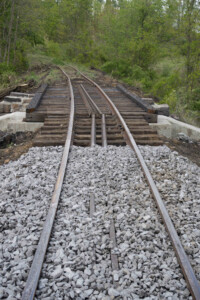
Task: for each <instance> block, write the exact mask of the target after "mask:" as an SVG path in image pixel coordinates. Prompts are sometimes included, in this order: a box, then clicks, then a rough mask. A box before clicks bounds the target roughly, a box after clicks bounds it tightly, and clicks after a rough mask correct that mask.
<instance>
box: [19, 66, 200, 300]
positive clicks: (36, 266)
mask: <svg viewBox="0 0 200 300" xmlns="http://www.w3.org/2000/svg"><path fill="white" fill-rule="evenodd" d="M72 68H73V67H72ZM73 69H74V70H75V71H76V72H79V71H78V70H77V69H76V68H73ZM60 70H61V71H62V72H63V74H64V75H65V76H66V77H67V80H68V85H69V89H70V99H71V109H70V116H69V124H68V132H67V139H66V143H65V147H64V152H63V157H62V161H61V165H60V170H59V173H58V178H57V182H56V185H55V189H54V193H53V196H52V199H51V203H50V208H49V211H48V215H47V218H46V221H45V223H44V227H43V230H42V233H41V236H40V240H39V244H38V247H37V250H36V253H35V257H34V260H33V263H32V266H31V269H30V272H29V276H28V280H27V283H26V286H25V289H24V292H23V295H22V299H23V300H31V299H33V298H34V295H35V292H36V289H37V285H38V281H39V278H40V273H41V269H42V265H43V262H44V258H45V254H46V251H47V247H48V242H49V239H50V235H51V231H52V227H53V223H54V219H55V216H56V211H57V207H58V202H59V198H60V193H61V190H62V184H63V179H64V175H65V170H66V165H67V161H68V157H69V150H70V145H71V144H72V136H73V135H74V140H76V142H77V143H78V137H76V134H73V131H75V130H74V127H75V124H74V120H75V101H74V92H73V88H72V83H71V80H70V78H69V76H68V75H67V74H66V73H65V71H63V70H62V69H60ZM79 73H80V74H81V76H82V77H83V78H84V80H86V81H87V82H88V83H89V84H90V85H91V86H92V87H94V88H95V90H96V91H98V93H99V94H100V95H101V99H100V98H99V100H98V101H97V100H96V99H94V98H93V96H92V93H91V92H88V89H87V88H86V87H85V85H84V83H83V82H82V83H81V84H80V85H79V87H78V88H77V90H78V91H79V94H80V95H81V97H82V101H83V103H84V107H83V106H82V104H80V102H77V105H79V106H78V108H79V111H80V112H82V113H83V114H85V115H86V116H87V118H88V119H86V120H84V122H85V124H87V125H88V126H90V130H91V133H90V135H86V134H85V136H86V137H87V138H89V145H90V146H91V147H93V146H95V145H96V144H97V142H98V143H99V137H98V135H99V130H101V136H102V137H101V145H102V146H103V147H107V145H108V138H107V131H106V122H107V120H106V116H107V114H111V116H112V117H113V119H114V120H115V121H116V126H117V127H118V128H119V129H120V131H121V133H122V135H123V137H124V140H125V141H126V144H127V145H129V146H130V147H131V148H132V149H133V150H134V151H135V153H136V156H137V158H138V160H139V162H140V165H141V168H142V170H143V172H144V174H145V177H146V180H147V182H148V184H149V187H150V189H151V192H152V194H153V197H154V199H155V201H156V204H157V207H158V209H159V212H160V215H161V217H162V219H163V221H164V224H165V226H166V229H167V231H168V233H169V236H170V239H171V241H172V244H173V247H174V250H175V253H176V256H177V258H178V261H179V264H180V266H181V268H182V271H183V274H184V276H185V279H186V281H187V284H188V288H189V290H190V291H191V294H192V296H193V298H194V299H200V285H199V282H198V280H197V278H196V276H195V274H194V271H193V269H192V267H191V264H190V262H189V259H188V257H187V255H186V253H185V251H184V249H183V246H182V244H181V241H180V239H179V237H178V234H177V232H176V230H175V228H174V225H173V223H172V221H171V219H170V217H169V214H168V212H167V209H166V208H165V205H164V203H163V201H162V199H161V196H160V194H159V191H158V189H157V187H156V185H155V183H154V180H153V178H152V176H151V174H150V172H149V169H148V167H147V165H146V163H145V161H144V158H143V157H142V154H141V152H140V150H139V148H138V146H137V143H136V141H135V139H134V138H133V135H132V133H131V131H130V129H129V127H128V125H127V123H126V122H125V120H124V118H123V117H122V115H121V114H120V112H119V110H118V109H117V107H116V105H115V104H114V103H113V101H112V100H111V99H110V97H109V96H108V95H107V94H106V93H105V91H104V90H103V89H102V88H101V87H100V86H99V85H98V84H97V83H95V82H94V81H92V80H91V79H89V78H88V77H86V76H85V75H84V74H83V73H81V72H79ZM96 91H95V93H96ZM93 92H94V91H93ZM102 99H104V100H105V101H103V100H102ZM103 102H104V103H103ZM88 120H89V121H88ZM97 121H98V124H100V126H99V127H96V122H97ZM76 126H77V128H78V127H81V126H80V125H79V123H78V122H77V124H76ZM80 130H82V128H80ZM94 212H95V201H94V194H91V198H90V216H91V217H92V216H93V215H94ZM110 240H111V241H112V243H113V246H114V247H116V245H117V240H116V236H115V224H114V219H112V218H111V224H110ZM110 256H111V264H112V269H113V270H118V269H119V263H118V257H117V255H116V254H113V253H112V251H111V255H110Z"/></svg>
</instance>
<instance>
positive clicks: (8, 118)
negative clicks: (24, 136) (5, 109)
mask: <svg viewBox="0 0 200 300" xmlns="http://www.w3.org/2000/svg"><path fill="white" fill-rule="evenodd" d="M25 117H26V113H25V112H15V113H11V114H7V115H4V116H1V117H0V130H2V131H7V130H9V131H11V132H13V133H16V132H18V131H21V132H23V131H32V132H34V131H36V130H37V129H39V128H41V127H42V126H43V123H31V122H29V123H27V122H23V119H24V118H25Z"/></svg>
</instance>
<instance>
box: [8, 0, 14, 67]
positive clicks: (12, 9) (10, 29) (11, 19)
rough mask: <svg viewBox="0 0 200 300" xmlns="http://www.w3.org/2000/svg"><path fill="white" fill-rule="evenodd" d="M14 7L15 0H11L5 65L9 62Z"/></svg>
mask: <svg viewBox="0 0 200 300" xmlns="http://www.w3.org/2000/svg"><path fill="white" fill-rule="evenodd" d="M14 8H15V0H12V6H11V15H10V24H9V29H8V50H7V52H8V54H7V65H9V63H10V46H11V39H12V27H13V19H14Z"/></svg>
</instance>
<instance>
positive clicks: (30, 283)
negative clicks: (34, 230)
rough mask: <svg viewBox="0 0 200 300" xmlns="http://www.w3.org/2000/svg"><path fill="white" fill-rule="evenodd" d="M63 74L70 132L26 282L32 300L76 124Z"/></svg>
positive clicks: (26, 292) (25, 299)
mask: <svg viewBox="0 0 200 300" xmlns="http://www.w3.org/2000/svg"><path fill="white" fill-rule="evenodd" d="M61 71H62V72H63V74H64V75H65V76H66V77H67V79H68V84H69V88H70V96H71V111H70V118H69V125H68V132H67V139H66V142H65V147H64V151H63V156H62V161H61V164H60V169H59V173H58V177H57V182H56V185H55V188H54V193H53V196H52V199H51V202H50V207H49V211H48V214H47V217H46V220H45V223H44V226H43V230H42V233H41V236H40V240H39V243H38V246H37V250H36V253H35V256H34V259H33V262H32V265H31V269H30V272H29V275H28V279H27V282H26V286H25V289H24V291H23V294H22V300H32V299H34V295H35V292H36V289H37V285H38V281H39V278H40V273H41V270H42V265H43V262H44V258H45V254H46V250H47V246H48V243H49V238H50V235H51V231H52V227H53V223H54V219H55V215H56V211H57V207H58V202H59V199H60V193H61V190H62V184H63V180H64V176H65V169H66V165H67V161H68V157H69V150H70V145H71V141H72V132H73V124H74V93H73V88H72V85H71V80H70V78H69V76H68V75H67V74H66V73H65V72H64V71H63V70H62V69H61Z"/></svg>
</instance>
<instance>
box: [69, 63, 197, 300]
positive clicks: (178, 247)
mask: <svg viewBox="0 0 200 300" xmlns="http://www.w3.org/2000/svg"><path fill="white" fill-rule="evenodd" d="M70 67H71V66H70ZM72 68H73V69H74V70H76V71H77V72H79V73H80V74H81V75H82V76H83V77H84V78H85V79H86V80H87V81H88V82H90V83H91V84H92V85H94V86H95V87H96V88H97V89H98V90H99V91H100V93H101V94H102V96H103V97H104V98H105V99H106V101H107V103H108V104H109V106H110V108H111V110H112V112H113V113H114V114H115V115H116V116H117V118H118V120H119V122H120V123H121V125H122V127H123V128H124V131H125V134H126V137H127V142H128V144H129V145H130V147H131V148H132V149H133V150H134V151H135V153H136V156H137V158H138V160H139V162H140V165H141V167H142V170H143V172H144V174H145V177H146V180H147V182H148V184H149V186H150V189H151V192H152V194H153V197H154V199H155V201H156V204H157V207H158V209H159V212H160V215H161V217H162V219H163V221H164V224H165V227H166V229H167V231H168V233H169V236H170V239H171V241H172V245H173V247H174V250H175V253H176V256H177V259H178V261H179V264H180V267H181V269H182V271H183V274H184V277H185V280H186V282H187V285H188V288H189V290H190V292H191V294H192V297H193V299H196V300H199V299H200V284H199V281H198V280H197V278H196V276H195V273H194V271H193V269H192V266H191V264H190V262H189V259H188V257H187V255H186V253H185V250H184V248H183V246H182V244H181V241H180V239H179V237H178V234H177V232H176V229H175V227H174V225H173V223H172V221H171V218H170V216H169V214H168V211H167V209H166V207H165V204H164V202H163V200H162V198H161V196H160V193H159V191H158V189H157V187H156V185H155V183H154V180H153V178H152V176H151V174H150V171H149V169H148V167H147V165H146V163H145V161H144V158H143V156H142V154H141V152H140V150H139V148H138V146H137V144H136V142H135V140H134V138H133V136H132V134H131V132H130V130H129V128H128V126H127V125H126V123H125V121H124V119H123V118H122V116H121V114H120V113H119V111H118V109H117V108H116V106H115V105H114V103H113V102H112V100H111V99H110V98H109V97H108V96H107V95H106V93H105V92H104V91H103V90H102V89H101V87H100V86H99V85H98V84H96V83H95V82H94V81H93V80H91V79H90V78H88V77H86V76H85V75H84V74H83V73H81V72H80V71H78V70H77V69H76V68H74V67H72Z"/></svg>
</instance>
